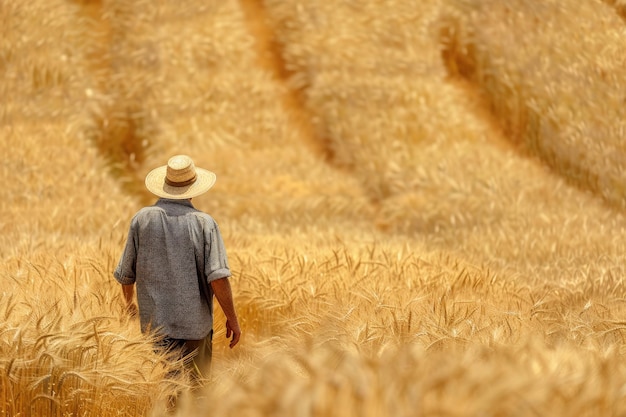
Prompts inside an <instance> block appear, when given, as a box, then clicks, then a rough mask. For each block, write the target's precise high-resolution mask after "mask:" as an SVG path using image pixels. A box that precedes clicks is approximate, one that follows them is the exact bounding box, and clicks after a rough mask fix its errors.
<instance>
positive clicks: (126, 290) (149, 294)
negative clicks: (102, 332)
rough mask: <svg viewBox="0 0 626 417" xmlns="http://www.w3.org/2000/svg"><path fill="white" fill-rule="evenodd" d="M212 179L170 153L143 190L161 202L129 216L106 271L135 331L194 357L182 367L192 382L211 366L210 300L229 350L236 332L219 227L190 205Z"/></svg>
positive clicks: (236, 340)
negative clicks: (135, 320)
mask: <svg viewBox="0 0 626 417" xmlns="http://www.w3.org/2000/svg"><path fill="white" fill-rule="evenodd" d="M215 180H216V176H215V174H214V173H212V172H210V171H207V170H205V169H201V168H196V167H195V165H194V163H193V161H192V160H191V158H190V157H188V156H186V155H177V156H174V157H172V158H170V159H169V161H168V163H167V165H165V166H161V167H159V168H156V169H154V170H152V171H151V172H150V173H148V175H147V176H146V181H145V183H146V187H147V188H148V190H149V191H150V192H152V193H153V194H155V195H156V196H158V197H160V198H159V199H158V201H157V202H156V204H155V205H154V206H150V207H144V208H142V209H141V210H139V212H137V214H135V216H134V217H133V219H132V221H131V225H130V231H129V233H128V239H127V241H126V246H125V248H124V252H123V254H122V256H121V259H120V261H119V264H118V266H117V268H116V269H115V272H114V274H113V275H114V276H115V278H116V279H117V281H118V282H119V283H120V284H122V290H123V294H124V298H125V300H126V303H127V307H128V309H129V311H130V312H131V313H132V312H136V311H137V309H138V310H139V319H140V324H141V330H142V331H143V332H149V331H156V332H158V333H159V334H160V335H161V336H162V337H163V343H162V344H163V347H165V348H167V349H172V348H180V350H181V353H182V354H183V355H185V356H188V355H189V356H190V357H193V361H190V362H189V363H190V364H191V365H193V367H194V369H195V371H196V372H195V374H196V375H195V376H196V377H201V376H202V371H207V370H208V367H209V365H210V359H211V350H212V349H211V346H212V345H211V343H212V341H211V339H212V336H213V296H215V298H216V299H217V301H218V303H219V304H220V307H221V308H222V310H223V311H224V314H225V316H226V337H227V338H231V340H230V347H231V348H233V347H234V346H235V345H236V344H237V342H239V338H240V335H241V330H240V328H239V323H238V320H237V314H236V312H235V307H234V305H233V296H232V291H231V287H230V282H229V280H228V278H229V277H230V276H231V272H230V268H229V266H228V261H227V258H226V251H225V248H224V242H223V241H222V237H221V234H220V231H219V228H218V226H217V223H216V222H215V221H214V220H213V218H212V217H211V216H209V215H208V214H206V213H203V212H201V211H199V210H197V209H195V208H194V206H193V205H192V203H191V199H192V198H193V197H196V196H199V195H201V194H203V193H205V192H206V191H208V190H209V189H210V188H211V187H212V186H213V185H214V184H215ZM135 285H136V286H137V306H136V305H135V304H134V302H133V297H134V286H135Z"/></svg>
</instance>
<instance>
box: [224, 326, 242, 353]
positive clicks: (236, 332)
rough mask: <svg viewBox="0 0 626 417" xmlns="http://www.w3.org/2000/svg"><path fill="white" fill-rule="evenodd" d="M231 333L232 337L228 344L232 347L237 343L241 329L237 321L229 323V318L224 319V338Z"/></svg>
mask: <svg viewBox="0 0 626 417" xmlns="http://www.w3.org/2000/svg"><path fill="white" fill-rule="evenodd" d="M231 335H232V339H231V340H230V344H229V345H228V346H230V348H231V349H232V348H234V347H235V345H236V344H237V343H239V337H241V329H240V328H239V323H237V321H235V322H234V323H231V322H230V320H226V338H227V339H228V338H229V337H231Z"/></svg>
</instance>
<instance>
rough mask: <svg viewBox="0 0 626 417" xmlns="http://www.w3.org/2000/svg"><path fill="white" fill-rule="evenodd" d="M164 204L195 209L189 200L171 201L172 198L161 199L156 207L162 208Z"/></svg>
mask: <svg viewBox="0 0 626 417" xmlns="http://www.w3.org/2000/svg"><path fill="white" fill-rule="evenodd" d="M164 204H177V205H179V206H187V207H191V208H195V207H194V206H193V204H191V200H189V199H185V200H174V199H171V198H159V199H158V200H157V202H156V204H155V205H156V206H162V205H164Z"/></svg>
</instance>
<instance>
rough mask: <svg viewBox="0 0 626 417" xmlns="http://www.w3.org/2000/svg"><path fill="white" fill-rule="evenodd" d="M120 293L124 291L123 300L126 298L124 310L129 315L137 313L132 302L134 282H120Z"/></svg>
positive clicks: (135, 306)
mask: <svg viewBox="0 0 626 417" xmlns="http://www.w3.org/2000/svg"><path fill="white" fill-rule="evenodd" d="M122 293H124V300H126V310H127V311H128V313H130V315H131V316H134V315H135V314H137V305H136V304H135V303H134V302H133V297H134V295H135V284H129V285H125V284H122Z"/></svg>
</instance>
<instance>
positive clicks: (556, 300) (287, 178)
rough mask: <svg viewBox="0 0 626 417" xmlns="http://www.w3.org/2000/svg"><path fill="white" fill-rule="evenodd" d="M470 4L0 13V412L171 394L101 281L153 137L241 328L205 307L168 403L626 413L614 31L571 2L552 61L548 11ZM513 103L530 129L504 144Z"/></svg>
mask: <svg viewBox="0 0 626 417" xmlns="http://www.w3.org/2000/svg"><path fill="white" fill-rule="evenodd" d="M496 3H497V2H490V1H488V0H484V1H472V2H460V1H454V2H451V1H447V0H440V1H435V0H432V1H425V2H418V1H414V2H413V1H409V2H406V1H404V2H393V1H392V2H387V3H385V4H384V5H381V4H380V3H379V2H374V1H368V2H364V3H360V4H359V5H356V4H355V3H354V2H347V1H346V2H336V3H335V4H333V5H332V6H331V5H328V4H326V3H324V2H306V3H297V2H282V1H281V2H278V1H274V0H266V1H264V2H257V3H254V2H253V1H252V0H250V1H244V2H241V3H239V2H236V1H216V2H205V1H189V2H185V3H184V4H183V5H181V4H180V3H179V2H173V1H171V2H169V1H163V2H158V3H154V2H148V1H145V0H136V1H118V0H103V1H102V2H87V1H85V2H70V1H63V0H55V1H54V2H43V1H35V2H31V3H29V4H28V5H18V4H17V2H10V3H2V4H1V5H0V23H1V24H0V35H2V36H0V58H1V59H0V69H1V70H2V71H3V73H4V74H5V75H6V76H5V77H4V78H3V79H2V80H0V92H2V93H3V97H8V99H5V100H4V101H3V102H2V103H0V124H1V126H0V140H1V141H2V143H3V145H4V149H5V153H4V154H3V155H4V156H5V163H4V164H3V165H2V168H0V179H2V181H3V183H4V184H5V188H4V189H5V194H4V196H3V200H2V201H1V202H0V215H1V216H2V218H3V219H10V221H4V222H2V223H0V233H1V234H0V257H1V258H2V261H3V267H2V268H0V279H2V284H0V299H1V302H0V318H1V320H0V322H1V324H0V414H2V413H4V414H7V415H18V414H20V415H38V416H39V415H40V416H48V415H50V416H61V415H98V416H112V415H124V416H138V415H153V416H160V415H165V411H164V408H163V404H162V403H161V402H162V399H163V398H165V397H166V396H167V395H169V394H171V393H173V392H174V391H175V390H178V389H181V388H183V389H184V387H185V386H186V380H185V376H184V375H182V376H181V377H180V378H175V379H173V380H168V379H167V378H166V375H167V373H168V371H170V370H171V369H172V368H177V367H179V366H180V364H178V363H168V361H167V358H165V357H163V356H162V355H159V354H156V353H155V352H153V350H152V340H151V338H150V337H147V336H145V335H141V334H140V332H139V328H138V323H137V321H136V320H135V319H130V318H128V317H126V316H125V315H124V312H123V311H122V302H121V292H120V290H119V286H118V285H116V284H115V283H114V281H113V279H112V277H111V271H112V269H113V267H114V264H115V262H116V260H117V257H118V256H119V253H120V251H121V249H122V245H123V239H124V238H125V232H126V228H127V226H128V221H129V218H130V216H131V215H132V213H133V212H134V210H136V209H137V208H139V207H140V206H141V205H142V204H144V203H145V202H148V201H151V200H152V198H151V197H150V196H149V195H147V193H146V192H145V191H143V190H142V185H141V178H142V177H143V175H144V174H145V173H146V172H147V171H148V170H149V169H151V168H152V167H154V166H155V165H159V164H162V163H163V162H164V161H165V160H166V158H167V157H168V156H169V155H171V154H173V153H177V152H185V153H189V154H191V155H193V156H194V159H195V160H196V162H197V164H198V165H200V166H206V167H209V168H210V169H212V170H214V171H216V172H217V174H218V179H219V181H218V183H217V186H216V187H215V189H214V190H212V192H211V193H210V194H208V195H207V196H203V197H201V198H198V199H197V200H196V199H194V203H195V204H196V205H197V206H198V207H200V208H203V209H206V210H207V211H209V212H210V213H211V214H213V215H214V216H215V218H216V219H217V221H218V223H220V226H221V228H222V231H223V232H224V235H225V237H226V244H227V247H228V248H229V254H230V260H231V266H232V268H233V271H234V278H233V286H234V290H235V293H236V302H237V308H238V311H239V314H240V320H241V322H242V326H243V329H244V337H243V340H242V342H241V345H240V346H238V347H237V348H236V349H235V350H232V351H231V350H229V349H228V348H227V345H226V343H224V326H223V317H222V315H221V312H220V311H219V309H218V311H217V312H216V316H217V317H216V335H215V339H214V357H215V361H214V370H213V380H212V381H211V383H210V384H209V385H208V386H207V388H206V389H205V390H203V392H201V398H199V399H198V400H196V401H195V402H194V401H184V402H183V403H182V405H181V408H180V409H179V410H178V412H177V413H176V414H177V415H181V416H182V415H199V416H201V415H211V416H235V415H236V416H241V415H244V416H267V415H276V416H279V415H280V416H282V415H289V416H294V415H295V416H304V415H308V416H317V417H323V416H331V415H332V416H336V415H342V416H344V415H345V416H352V415H354V416H357V415H359V416H370V415H371V416H405V415H406V416H408V415H415V414H420V415H427V416H431V415H432V416H435V415H449V416H467V415H470V416H479V415H485V414H490V415H498V416H500V415H502V416H504V415H507V416H509V415H516V416H534V415H537V414H539V415H554V416H594V415H605V416H618V415H623V414H624V413H626V408H625V406H624V404H625V402H624V392H623V386H624V384H626V369H624V366H623V365H622V363H623V362H624V361H623V354H624V352H625V346H626V342H625V337H626V334H625V329H626V327H625V326H624V319H623V317H624V313H625V307H624V299H626V289H625V288H624V284H623V276H624V266H623V265H624V255H623V254H624V253H626V245H625V241H624V237H623V236H624V226H625V224H624V217H623V214H622V213H621V212H620V210H618V209H616V208H615V207H610V206H609V205H607V204H606V201H612V202H616V200H615V199H613V197H612V196H613V194H611V193H610V192H608V191H607V190H608V189H609V188H607V187H609V186H608V185H607V184H615V183H616V182H619V181H621V179H620V178H621V177H619V174H617V172H618V171H619V167H620V166H621V165H620V164H622V162H623V161H622V157H621V156H617V155H619V152H620V148H619V146H620V145H619V138H620V136H616V135H613V133H616V132H618V133H619V130H615V129H619V126H620V125H619V123H618V121H619V120H618V118H619V115H620V114H621V113H620V111H621V107H620V106H616V105H615V103H613V104H611V102H610V100H609V99H611V97H614V96H613V95H611V89H610V88H609V87H610V86H613V87H615V91H619V90H618V87H619V86H621V84H620V83H621V75H620V74H621V72H616V71H615V72H612V71H609V70H610V69H612V68H618V67H619V66H620V65H622V64H623V60H622V58H623V55H620V52H619V51H620V48H621V46H619V45H618V40H619V39H621V38H620V36H622V35H620V33H621V31H622V29H620V28H623V22H620V21H619V20H617V19H616V18H615V13H614V12H612V11H611V9H610V8H609V7H607V6H606V5H602V4H600V3H599V2H592V1H589V2H585V3H584V4H581V5H579V6H580V9H582V10H583V11H584V14H582V15H581V16H584V17H585V19H586V20H585V22H586V23H585V22H583V23H585V24H588V25H592V26H593V25H596V24H597V26H593V27H594V28H596V29H595V31H594V32H593V33H594V36H589V37H586V38H585V39H584V40H582V41H580V42H578V50H576V52H577V53H576V54H574V55H571V56H570V55H568V53H569V51H571V50H574V49H573V48H574V41H573V40H571V39H569V38H568V37H567V36H566V34H568V33H572V32H571V29H570V28H571V27H572V25H573V24H579V23H580V22H579V20H578V19H583V18H582V17H579V15H577V14H576V13H574V12H573V11H571V10H570V9H569V7H571V5H572V4H573V3H570V2H560V3H559V5H557V4H556V3H554V2H547V3H546V2H543V3H541V5H538V3H537V4H535V2H531V3H524V4H522V2H517V1H516V2H512V3H511V2H509V3H507V5H506V6H503V5H501V4H496ZM513 7H515V8H517V9H516V10H518V11H520V13H509V14H507V13H508V12H507V8H508V9H510V8H513ZM539 9H541V13H542V14H541V17H542V19H543V21H545V22H552V23H553V24H552V25H545V26H546V27H545V28H544V29H546V30H543V31H541V32H533V31H529V30H528V28H529V27H530V28H534V27H535V26H533V24H534V23H533V20H532V18H529V17H528V16H532V13H539V11H538V10H539ZM465 10H469V11H473V13H468V14H466V15H464V14H463V13H461V12H462V11H465ZM459 11H461V12H459ZM522 12H523V13H522ZM610 13H613V15H612V17H611V16H609V14H610ZM507 16H508V17H507ZM507 19H509V20H507ZM6 22H11V24H10V25H9V24H5V23H6ZM32 22H37V24H36V25H35V24H33V23H32ZM502 22H507V23H509V26H506V27H505V25H504V23H502ZM599 22H604V24H603V25H602V26H601V25H600V24H599ZM529 25H530V26H529ZM619 25H621V26H619ZM572 30H573V29H572ZM588 38H592V39H588ZM508 39H510V41H511V42H513V43H514V45H516V46H517V48H509V49H507V48H505V47H504V45H506V43H505V41H507V40H508ZM598 44H603V45H609V46H608V47H606V48H605V49H602V50H596V49H594V48H596V45H598ZM554 45H559V46H560V47H561V48H562V49H563V50H562V51H561V50H560V49H558V48H556V49H555V48H554ZM470 46H471V47H470ZM598 51H600V52H598ZM539 54H540V55H539ZM535 56H541V57H542V58H543V61H540V62H542V63H545V67H538V68H539V69H541V68H557V67H558V65H561V70H562V72H558V71H556V70H554V71H555V72H549V71H540V70H538V71H535V72H528V73H527V71H526V69H527V68H526V64H525V62H526V61H524V60H525V59H531V58H532V57H535ZM592 56H596V57H601V58H602V59H600V60H599V61H598V63H599V64H601V67H602V68H603V70H604V71H605V75H606V76H607V79H606V80H604V81H606V82H604V83H602V82H594V83H591V82H590V81H589V80H587V78H589V77H592V78H589V79H595V80H596V81H598V80H599V79H598V78H593V77H596V76H597V74H596V75H594V74H595V73H593V67H592V65H591V61H590V58H589V57H592ZM59 57H61V59H58V58H59ZM544 61H545V62H544ZM564 68H565V69H567V68H570V69H572V68H573V69H575V71H574V70H572V71H569V72H567V71H565V69H564ZM470 69H471V71H470ZM561 70H559V71H561ZM564 73H567V74H568V75H567V77H565V76H563V74H564ZM485 74H489V77H486V78H484V76H485ZM459 75H462V77H459ZM481 77H483V78H481ZM585 77H587V78H585ZM505 82H509V83H513V85H514V86H515V88H513V89H512V90H510V91H509V90H506V91H505V90H502V89H501V87H502V85H503V83H505ZM548 83H549V84H550V85H551V86H553V88H551V89H547V88H545V85H547V84H548ZM582 86H585V87H586V88H582ZM574 90H576V91H577V90H581V94H580V95H581V97H585V98H586V100H587V101H585V102H583V101H580V100H578V99H577V98H576V97H573V96H572V95H571V94H569V93H568V91H574ZM607 97H608V98H607ZM605 98H607V99H606V100H605ZM577 100H578V101H577ZM511 103H517V105H518V107H515V108H513V107H511V106H512V105H511ZM555 103H557V104H559V105H562V106H565V105H566V106H569V107H567V108H568V109H570V110H571V114H569V113H567V112H566V114H565V116H564V117H563V118H561V119H558V120H557V119H554V117H553V116H554V114H556V113H554V114H553V113H551V112H552V111H556V110H554V109H553V107H555ZM533 106H538V107H536V109H538V110H539V111H538V112H537V115H539V116H540V118H539V120H540V121H541V120H553V121H554V120H556V123H557V124H556V126H557V127H559V132H557V134H555V135H549V136H548V135H546V134H545V131H543V133H542V134H543V136H542V135H538V136H536V137H534V139H532V140H531V139H530V136H529V135H531V133H529V132H533V126H534V125H533V124H532V123H534V122H532V120H531V118H529V117H527V115H528V114H529V112H531V111H532V110H533V109H535V107H533ZM494 108H495V110H494ZM496 110H497V111H496ZM517 111H519V112H517ZM568 114H569V115H568ZM572 115H579V116H580V118H578V119H576V118H572V117H571V116H572ZM598 115H602V116H604V119H600V118H599V117H598ZM542 118H543V119H542ZM578 121H580V124H576V123H578ZM531 122H532V123H531ZM592 122H593V123H592ZM542 123H543V122H542ZM546 123H547V122H546ZM585 123H586V124H585ZM583 124H584V125H585V126H587V127H589V126H593V127H594V128H596V129H598V132H605V133H606V135H605V136H604V138H606V139H605V141H604V142H603V143H602V145H600V142H598V141H594V140H592V136H589V135H587V134H586V133H585V132H591V130H590V131H580V129H579V130H578V131H577V130H575V129H574V127H580V126H583ZM568 129H574V130H573V131H574V132H578V133H576V134H574V135H572V136H567V135H566V134H565V133H564V132H568V131H569V130H568ZM590 129H591V128H590ZM602 129H605V130H602ZM581 132H582V133H581ZM607 132H608V133H607ZM592 133H593V132H592ZM596 133H597V132H596ZM594 134H595V133H594ZM548 139H553V140H552V141H549V140H548ZM312 141H316V143H312ZM536 143H546V144H547V143H549V144H550V146H556V145H558V146H561V147H560V148H558V149H557V151H558V152H556V151H555V152H554V153H553V155H556V156H554V158H552V159H551V158H547V157H546V154H545V153H542V152H539V151H537V149H539V148H538V147H536V146H535V145H536ZM565 143H567V144H568V147H567V148H564V147H563V146H564V145H563V144H565ZM559 144H561V145H559ZM555 149H556V148H555ZM564 149H567V152H566V151H564ZM609 151H610V152H612V153H611V155H612V156H615V158H613V159H611V158H608V159H606V158H605V159H603V158H604V156H605V153H606V152H609ZM571 152H578V153H584V154H585V158H580V159H576V158H572V157H571V154H572V153H571ZM559 158H561V159H559ZM568 158H569V159H568ZM565 160H567V161H569V162H571V164H570V165H564V164H565V162H563V161H565ZM601 161H604V164H601V163H600V162H601ZM569 162H568V163H569ZM574 165H576V166H578V168H577V169H579V170H580V172H583V171H584V172H587V173H588V172H593V175H597V176H598V178H601V179H602V181H605V182H602V181H598V182H597V184H598V187H595V185H594V184H595V183H593V184H592V182H590V181H587V180H585V179H584V178H582V177H585V176H584V175H583V176H582V177H581V178H582V179H581V178H578V177H576V178H573V177H572V172H574V171H573V170H572V169H570V167H571V166H574ZM585 170H586V171H585ZM585 175H587V174H585ZM588 177H589V178H591V174H589V175H588ZM585 178H586V177H585ZM572 184H573V185H572ZM602 184H604V185H602ZM594 187H595V188H594ZM603 187H604V188H603ZM585 188H588V189H591V190H592V191H593V192H588V191H585V190H584V189H585ZM611 189H612V188H611ZM616 189H617V188H616ZM598 195H602V196H603V197H604V201H603V199H601V198H599V197H598ZM617 205H618V204H617Z"/></svg>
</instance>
